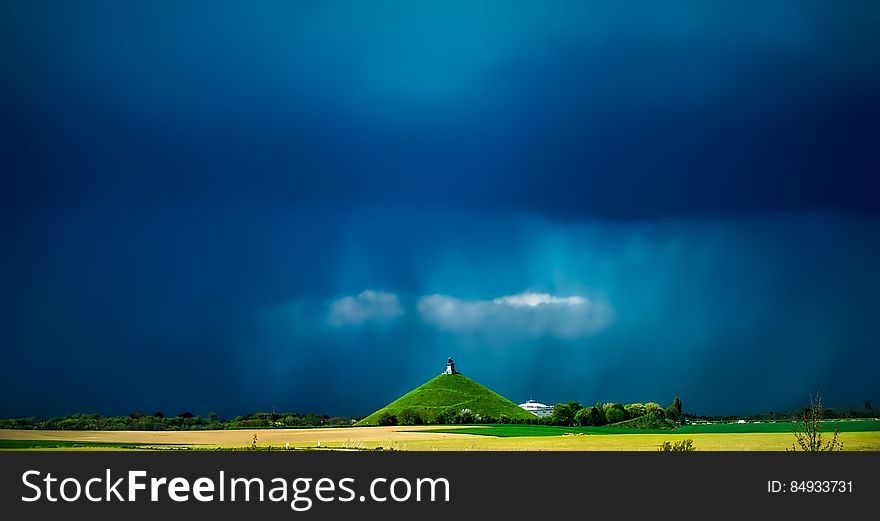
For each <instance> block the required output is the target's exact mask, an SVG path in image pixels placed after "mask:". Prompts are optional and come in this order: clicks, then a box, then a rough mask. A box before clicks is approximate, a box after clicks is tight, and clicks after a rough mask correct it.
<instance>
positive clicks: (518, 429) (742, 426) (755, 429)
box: [429, 420, 880, 438]
mask: <svg viewBox="0 0 880 521" xmlns="http://www.w3.org/2000/svg"><path fill="white" fill-rule="evenodd" d="M837 425H839V426H840V432H871V431H880V420H843V421H839V422H837V421H825V422H822V427H823V431H824V432H828V433H830V432H833V431H834V428H835V426H837ZM429 432H445V433H455V434H475V435H480V436H498V437H502V438H517V437H524V436H528V437H532V436H563V435H565V434H591V435H608V434H628V435H636V434H668V435H670V436H678V435H684V434H758V433H790V432H791V423H789V422H775V423H715V424H705V425H684V426H682V427H679V428H677V429H674V430H669V429H635V428H632V427H615V426H606V427H558V426H555V425H479V426H473V427H464V428H456V429H449V428H443V427H439V428H437V429H432V430H431V431H429Z"/></svg>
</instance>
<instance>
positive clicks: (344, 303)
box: [327, 289, 403, 326]
mask: <svg viewBox="0 0 880 521" xmlns="http://www.w3.org/2000/svg"><path fill="white" fill-rule="evenodd" d="M402 314H403V307H402V306H401V305H400V299H399V298H398V297H397V295H395V294H394V293H387V292H384V291H375V290H371V289H368V290H364V291H362V292H361V293H360V294H359V295H357V296H354V297H352V296H348V297H342V298H340V299H339V300H335V301H333V302H332V303H331V304H330V313H329V316H328V318H327V320H328V322H329V323H330V324H331V325H333V326H359V325H361V324H364V323H366V322H387V321H390V320H394V319H395V318H397V317H399V316H400V315H402Z"/></svg>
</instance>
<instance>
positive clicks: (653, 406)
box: [645, 402, 663, 416]
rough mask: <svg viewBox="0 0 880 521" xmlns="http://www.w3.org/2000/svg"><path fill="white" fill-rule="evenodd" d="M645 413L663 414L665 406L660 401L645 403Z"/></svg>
mask: <svg viewBox="0 0 880 521" xmlns="http://www.w3.org/2000/svg"><path fill="white" fill-rule="evenodd" d="M645 414H658V415H660V416H663V407H660V404H659V403H654V402H648V403H646V404H645Z"/></svg>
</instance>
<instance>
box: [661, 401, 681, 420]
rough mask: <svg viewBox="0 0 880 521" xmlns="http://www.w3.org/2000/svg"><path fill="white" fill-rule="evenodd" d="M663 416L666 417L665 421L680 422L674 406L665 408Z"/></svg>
mask: <svg viewBox="0 0 880 521" xmlns="http://www.w3.org/2000/svg"><path fill="white" fill-rule="evenodd" d="M663 414H664V416H666V419H667V420H671V421H674V422H677V421H679V420H680V418H679V416H678V410H677V409H676V408H675V405H670V406H669V407H667V408H666V410H665V411H663Z"/></svg>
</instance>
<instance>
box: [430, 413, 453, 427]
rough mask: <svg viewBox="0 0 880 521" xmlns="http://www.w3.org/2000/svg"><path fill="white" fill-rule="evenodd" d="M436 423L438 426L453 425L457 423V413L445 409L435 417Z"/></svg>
mask: <svg viewBox="0 0 880 521" xmlns="http://www.w3.org/2000/svg"><path fill="white" fill-rule="evenodd" d="M434 423H436V424H438V425H451V424H453V423H455V411H453V410H452V409H443V410H442V411H440V412H438V413H437V416H435V417H434Z"/></svg>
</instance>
